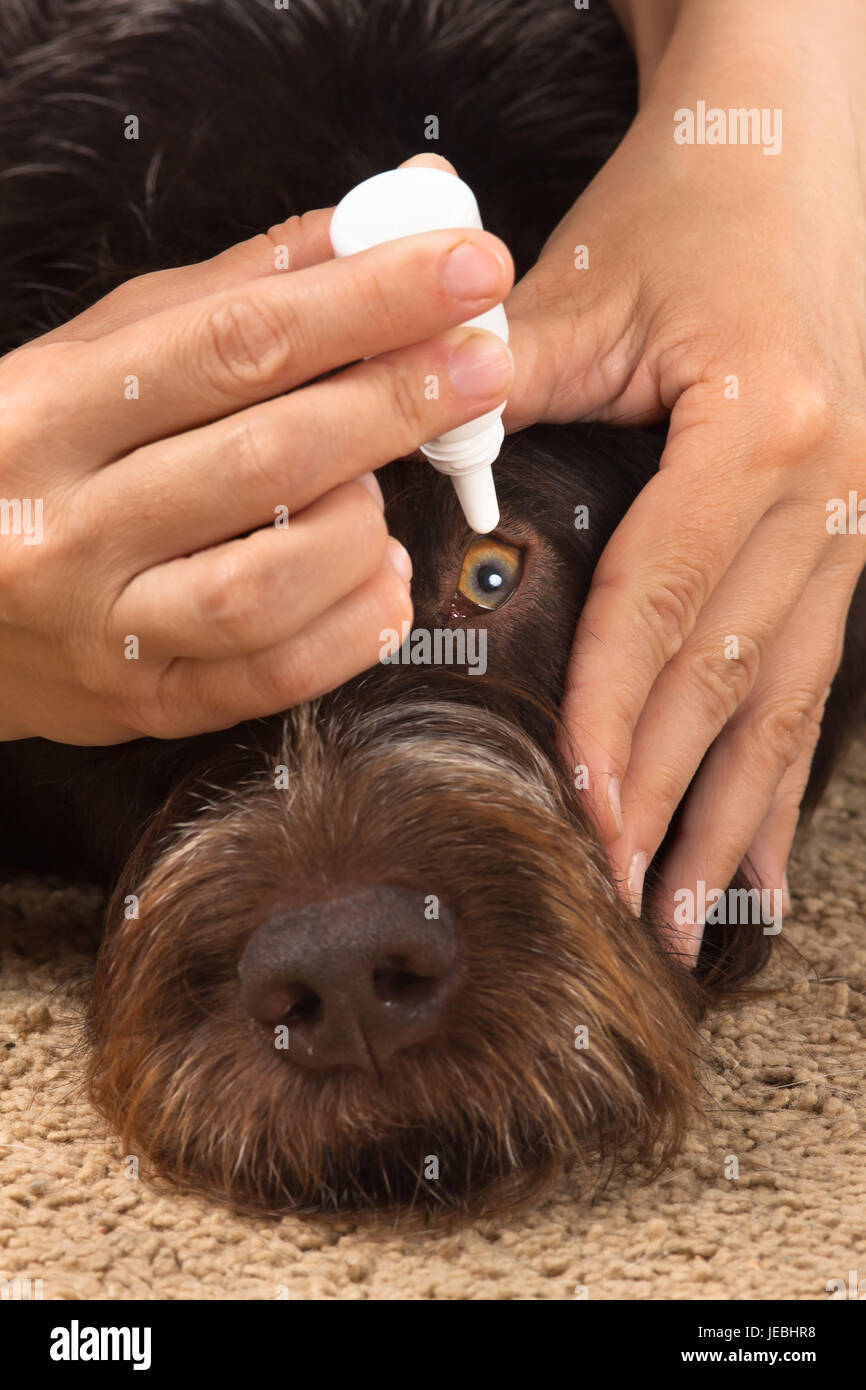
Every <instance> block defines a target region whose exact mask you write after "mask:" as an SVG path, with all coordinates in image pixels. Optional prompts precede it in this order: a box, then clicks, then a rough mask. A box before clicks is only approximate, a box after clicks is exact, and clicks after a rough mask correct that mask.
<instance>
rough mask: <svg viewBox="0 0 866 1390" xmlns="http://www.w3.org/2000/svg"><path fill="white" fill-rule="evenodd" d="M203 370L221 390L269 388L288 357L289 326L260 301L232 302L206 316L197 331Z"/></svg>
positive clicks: (245, 391) (244, 300)
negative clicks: (208, 373) (198, 332)
mask: <svg viewBox="0 0 866 1390" xmlns="http://www.w3.org/2000/svg"><path fill="white" fill-rule="evenodd" d="M200 337H201V344H200V347H201V354H202V357H203V360H204V365H205V368H206V370H207V369H208V365H209V364H210V374H211V375H212V376H213V378H214V384H215V385H216V387H217V389H218V390H220V391H229V392H241V393H244V394H245V393H247V392H248V391H250V390H251V389H252V390H255V389H256V388H260V387H262V386H267V385H270V384H271V383H272V382H273V381H274V380H275V378H276V377H277V375H278V373H279V372H280V370H281V369H283V368H284V367H285V365H286V363H287V361H288V360H289V358H290V356H291V349H290V343H291V341H292V333H291V329H290V327H289V325H288V324H287V323H286V322H285V321H284V320H283V319H282V318H281V316H280V315H277V314H276V313H275V312H274V309H273V307H272V306H271V305H269V304H266V303H265V301H264V300H262V299H261V298H259V299H258V300H257V301H255V302H253V301H252V300H249V299H232V300H229V301H228V302H227V303H224V304H220V305H218V306H217V307H216V308H215V309H212V310H211V311H210V312H209V313H208V314H207V316H206V317H205V319H204V321H203V325H202V329H201V330H200Z"/></svg>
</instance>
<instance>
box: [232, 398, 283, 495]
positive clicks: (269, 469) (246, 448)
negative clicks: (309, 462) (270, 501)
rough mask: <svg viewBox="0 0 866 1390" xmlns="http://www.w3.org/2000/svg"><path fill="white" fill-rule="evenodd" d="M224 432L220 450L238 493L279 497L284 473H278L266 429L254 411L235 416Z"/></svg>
mask: <svg viewBox="0 0 866 1390" xmlns="http://www.w3.org/2000/svg"><path fill="white" fill-rule="evenodd" d="M224 429H225V434H224V436H223V444H222V448H223V451H224V453H225V455H226V457H227V458H229V459H230V460H231V463H232V473H233V475H234V477H235V479H236V481H237V483H238V486H239V492H242V493H244V494H247V493H248V492H249V489H250V488H252V489H253V490H254V491H256V492H260V493H262V494H264V495H266V496H267V497H269V498H270V497H271V496H273V497H275V498H277V497H282V495H283V494H284V493H285V471H284V470H283V472H282V473H281V472H280V469H279V466H278V463H277V460H276V455H275V452H274V450H273V448H272V447H271V446H270V440H269V436H268V433H267V427H266V426H263V425H262V424H261V423H260V422H258V421H257V417H256V414H255V412H254V411H247V412H243V413H242V414H241V415H236V416H235V417H234V419H233V420H232V421H231V422H229V423H227V424H225V425H224Z"/></svg>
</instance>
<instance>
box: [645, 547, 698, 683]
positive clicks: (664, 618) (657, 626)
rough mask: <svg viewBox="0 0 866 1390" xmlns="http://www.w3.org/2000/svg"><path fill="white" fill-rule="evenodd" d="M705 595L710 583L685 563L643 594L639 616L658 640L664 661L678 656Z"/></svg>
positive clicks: (695, 568) (693, 567) (695, 569)
mask: <svg viewBox="0 0 866 1390" xmlns="http://www.w3.org/2000/svg"><path fill="white" fill-rule="evenodd" d="M706 594H707V583H706V579H705V577H704V575H703V574H702V573H701V571H700V570H699V569H698V568H697V567H695V566H692V567H688V568H686V567H684V566H682V567H681V568H680V570H679V572H678V573H677V574H676V575H670V576H667V577H665V578H664V579H659V580H657V581H656V582H655V583H653V584H651V585H650V586H649V588H648V589H647V590H646V592H645V593H644V594H643V595H642V596H641V599H640V604H639V609H640V616H641V618H642V620H643V623H644V625H645V626H646V628H647V629H648V630H649V632H650V633H651V635H652V637H653V640H654V642H656V643H657V645H658V647H659V650H660V654H661V656H662V658H663V662H664V664H667V662H668V661H670V660H671V659H672V657H674V656H676V654H677V652H678V651H679V650H680V648H681V647H682V645H683V642H684V641H685V639H686V638H687V637H688V635H689V633H690V632H691V631H692V629H693V628H694V625H695V622H696V620H697V615H698V613H699V612H700V610H701V608H702V606H703V603H704V600H705V598H706Z"/></svg>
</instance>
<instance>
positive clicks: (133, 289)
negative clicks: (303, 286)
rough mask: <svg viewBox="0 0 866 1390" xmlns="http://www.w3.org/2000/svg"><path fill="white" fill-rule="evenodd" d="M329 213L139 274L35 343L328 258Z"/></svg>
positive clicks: (93, 332) (82, 338)
mask: <svg viewBox="0 0 866 1390" xmlns="http://www.w3.org/2000/svg"><path fill="white" fill-rule="evenodd" d="M333 214H334V209H333V208H315V209H314V210H313V211H311V212H304V213H301V214H300V215H299V216H294V217H289V218H288V219H287V220H286V221H284V222H277V223H275V225H274V226H273V227H270V228H269V229H268V230H267V231H266V232H260V233H258V235H256V236H254V237H250V238H249V239H248V240H246V241H239V242H237V243H236V244H235V245H234V246H229V247H228V248H227V250H225V251H220V252H219V254H218V255H216V256H211V257H209V259H208V260H205V261H197V262H195V263H194V264H193V265H184V266H178V267H176V268H174V269H171V270H155V271H151V272H149V273H148V274H145V275H138V276H136V277H135V278H133V279H132V280H127V281H126V282H125V283H124V284H122V285H118V287H117V289H115V290H112V291H111V293H110V294H107V295H105V297H104V298H103V299H100V300H99V301H98V302H97V303H96V304H94V305H92V306H91V308H89V309H85V311H84V313H83V314H79V315H78V316H77V317H76V318H74V319H71V320H70V322H69V323H65V324H62V325H61V326H60V327H59V328H54V329H52V330H51V332H50V333H44V334H43V335H42V336H41V337H40V338H39V339H38V340H37V342H38V343H39V344H41V343H50V342H92V341H93V340H94V339H95V338H101V337H104V336H105V334H107V333H113V332H114V331H115V330H116V329H118V328H125V327H127V326H128V325H129V324H132V323H138V322H139V321H140V320H141V319H144V318H149V317H150V315H151V314H157V313H159V312H160V311H161V310H163V309H173V308H176V307H177V306H178V305H181V304H188V303H190V302H191V301H192V300H194V299H199V298H202V297H204V296H207V295H210V294H216V293H217V292H218V291H220V290H225V289H230V288H231V286H232V285H240V284H243V283H244V282H245V281H248V280H256V279H259V278H260V277H261V276H266V275H280V274H283V273H284V272H285V271H287V270H290V271H291V270H304V269H306V268H307V267H309V266H312V265H319V263H320V262H321V261H326V260H331V259H332V258H333V254H334V253H333V250H332V248H331V239H330V237H329V235H328V230H329V228H330V225H331V218H332V216H333ZM34 346H35V344H34Z"/></svg>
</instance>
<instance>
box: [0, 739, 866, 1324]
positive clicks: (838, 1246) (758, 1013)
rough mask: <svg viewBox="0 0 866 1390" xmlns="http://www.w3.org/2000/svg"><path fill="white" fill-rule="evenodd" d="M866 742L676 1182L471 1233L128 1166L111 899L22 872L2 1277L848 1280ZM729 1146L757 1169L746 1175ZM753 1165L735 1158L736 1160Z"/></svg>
mask: <svg viewBox="0 0 866 1390" xmlns="http://www.w3.org/2000/svg"><path fill="white" fill-rule="evenodd" d="M864 807H866V744H861V745H860V746H859V747H858V748H857V749H856V750H855V752H854V753H853V754H852V755H851V757H850V758H849V760H848V765H847V767H846V768H845V769H843V771H842V772H841V774H840V775H839V776H838V777H837V778H836V781H835V783H834V784H833V786H832V788H831V790H830V793H829V795H828V798H827V800H826V802H825V805H824V808H823V809H822V810H821V812H820V813H819V815H818V817H817V820H816V821H815V823H814V826H813V830H812V833H811V835H810V836H809V838H808V840H807V842H806V843H805V844H803V845H801V847H800V851H799V856H798V859H797V861H796V863H795V865H794V869H793V872H792V874H791V887H792V892H793V896H794V906H795V912H794V914H793V916H792V919H791V920H790V926H789V928H788V927H786V935H787V936H788V937H789V939H790V940H791V941H792V942H793V943H794V944H795V945H796V946H797V947H798V948H799V949H800V950H801V951H802V952H803V954H804V956H805V957H806V958H807V960H804V961H799V962H798V961H797V960H796V958H794V959H793V960H791V961H790V962H789V963H788V964H785V965H783V966H776V967H774V972H773V973H774V976H775V978H777V979H783V980H785V981H786V987H785V991H784V993H783V994H782V995H781V997H779V998H778V999H775V998H774V999H773V1000H771V1001H769V1002H767V1001H761V1002H755V1003H753V1004H750V1005H748V1006H746V1007H742V1008H740V1009H738V1010H737V1011H736V1012H735V1013H732V1014H728V1015H719V1016H717V1017H715V1018H713V1019H712V1020H711V1021H710V1023H709V1026H708V1028H707V1029H706V1036H707V1040H708V1044H709V1048H710V1052H711V1056H712V1058H713V1059H714V1066H712V1067H710V1068H708V1070H707V1075H706V1085H707V1106H708V1111H709V1123H708V1126H707V1128H706V1132H705V1133H701V1132H700V1131H696V1132H695V1133H694V1135H693V1137H692V1139H691V1142H690V1144H689V1146H688V1148H687V1150H686V1152H685V1153H684V1154H683V1155H682V1158H681V1160H680V1162H679V1164H678V1166H677V1168H676V1170H675V1171H674V1172H672V1173H670V1174H669V1175H668V1176H667V1177H666V1178H665V1179H664V1180H663V1181H661V1182H656V1183H654V1184H652V1185H651V1186H641V1185H640V1184H639V1183H637V1182H636V1181H631V1182H625V1181H623V1182H618V1183H616V1184H614V1185H612V1186H610V1187H609V1188H608V1189H607V1191H606V1192H605V1193H604V1194H603V1195H601V1196H599V1197H598V1198H597V1200H596V1201H595V1202H593V1203H587V1202H586V1201H585V1200H580V1199H578V1198H577V1197H576V1196H575V1195H574V1194H573V1193H571V1192H570V1191H569V1187H568V1185H567V1184H565V1185H563V1187H562V1188H561V1189H560V1190H559V1191H558V1192H557V1193H556V1194H555V1195H554V1197H553V1198H552V1199H551V1200H549V1201H547V1202H546V1203H545V1204H544V1205H543V1206H542V1207H540V1208H539V1209H537V1210H535V1211H533V1212H532V1213H531V1214H529V1215H528V1216H526V1217H524V1218H521V1219H513V1218H512V1219H508V1220H502V1221H493V1220H487V1221H484V1222H482V1223H479V1224H477V1225H476V1226H475V1227H473V1228H471V1229H466V1230H464V1231H462V1232H459V1233H451V1234H442V1233H439V1234H435V1233H429V1232H422V1233H418V1232H415V1233H401V1232H400V1231H399V1229H394V1228H383V1229H380V1230H379V1231H378V1232H375V1233H371V1232H370V1231H369V1230H356V1229H355V1227H354V1225H353V1223H352V1222H350V1221H346V1222H344V1223H343V1224H342V1225H341V1226H338V1227H334V1226H327V1227H322V1226H320V1225H316V1224H311V1223H305V1222H301V1221H296V1220H285V1221H282V1222H280V1223H268V1222H265V1221H252V1220H248V1219H241V1218H236V1217H233V1216H231V1215H229V1214H228V1213H227V1212H225V1211H224V1210H221V1209H217V1208H213V1207H210V1206H209V1205H208V1204H207V1203H205V1202H203V1201H201V1200H198V1199H191V1198H178V1197H176V1196H174V1195H173V1194H172V1193H171V1192H170V1191H168V1190H167V1189H166V1190H162V1191H159V1190H156V1189H155V1188H154V1187H153V1186H150V1185H148V1184H147V1183H146V1182H145V1181H141V1180H134V1179H129V1178H127V1177H125V1176H124V1174H123V1169H122V1165H121V1156H120V1153H119V1151H118V1147H117V1145H116V1143H115V1142H114V1140H113V1138H112V1137H111V1136H110V1135H106V1133H105V1130H104V1127H103V1126H102V1124H101V1123H100V1121H99V1120H98V1119H97V1117H96V1116H94V1115H93V1113H92V1112H91V1111H90V1109H89V1108H88V1106H87V1105H85V1104H84V1103H83V1102H82V1101H81V1099H80V1098H78V1096H77V1094H76V1086H77V1081H78V1075H79V1067H78V1063H77V1062H76V1059H75V1056H74V1052H73V1048H74V1044H75V1037H76V1020H77V1017H78V1006H77V1005H76V1004H75V1002H74V993H73V992H72V991H71V990H70V986H71V985H73V984H74V983H75V982H76V981H80V980H81V979H82V977H86V973H87V970H88V967H89V963H90V960H91V959H92V949H93V946H92V943H93V939H94V931H95V924H96V923H97V922H98V907H99V903H98V898H97V897H95V896H94V895H90V896H88V895H87V894H83V893H81V892H80V891H75V890H71V889H65V888H63V887H53V888H51V887H45V886H44V885H38V884H34V883H32V882H27V883H21V882H17V883H11V884H7V885H6V886H5V887H3V888H0V962H2V970H0V1279H10V1278H13V1277H15V1276H19V1277H21V1278H28V1277H29V1278H31V1279H41V1280H42V1288H43V1294H44V1297H45V1298H46V1299H66V1298H85V1299H99V1298H108V1299H125V1298H181V1299H195V1298H206V1299H233V1298H249V1299H260V1298H264V1299H273V1298H277V1297H282V1298H286V1297H288V1298H315V1299H337V1298H352V1299H358V1298H385V1299H402V1298H416V1299H433V1298H435V1299H439V1298H478V1299H488V1298H499V1299H502V1298H509V1299H510V1298H530V1299H535V1298H545V1299H547V1298H554V1299H570V1298H574V1297H575V1296H576V1294H575V1289H576V1287H578V1286H580V1287H581V1288H583V1289H585V1290H586V1293H585V1295H584V1296H586V1297H589V1298H590V1299H614V1298H642V1299H645V1298H661V1299H667V1298H678V1299H682V1298H691V1299H695V1298H697V1299H704V1298H748V1297H751V1298H759V1299H767V1298H784V1299H813V1298H826V1297H827V1294H826V1285H827V1282H828V1280H830V1279H834V1278H838V1279H844V1280H846V1281H847V1279H848V1273H849V1271H850V1270H857V1271H859V1277H860V1278H864V1277H866V1164H864V1121H866V1087H864V1077H866V871H864V840H866V824H864V817H863V811H864ZM729 1155H734V1156H735V1157H736V1158H737V1159H738V1162H739V1178H738V1179H735V1180H734V1179H728V1178H726V1177H725V1166H726V1161H727V1159H728V1156H729ZM729 1167H730V1165H729Z"/></svg>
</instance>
